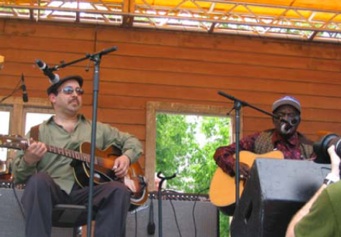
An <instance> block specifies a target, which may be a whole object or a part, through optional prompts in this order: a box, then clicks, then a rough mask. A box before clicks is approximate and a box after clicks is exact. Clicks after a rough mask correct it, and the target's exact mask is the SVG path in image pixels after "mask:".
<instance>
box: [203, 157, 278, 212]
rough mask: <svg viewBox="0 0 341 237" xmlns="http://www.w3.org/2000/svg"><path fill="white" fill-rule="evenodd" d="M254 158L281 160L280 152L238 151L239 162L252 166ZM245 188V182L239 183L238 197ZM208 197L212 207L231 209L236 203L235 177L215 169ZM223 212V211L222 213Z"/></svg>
mask: <svg viewBox="0 0 341 237" xmlns="http://www.w3.org/2000/svg"><path fill="white" fill-rule="evenodd" d="M256 158H277V159H283V158H284V156H283V153H282V152H281V151H271V152H268V153H264V154H255V153H252V152H250V151H240V152H239V161H240V162H243V163H245V164H247V165H248V166H250V167H251V166H252V164H253V162H254V161H255V159H256ZM244 186H245V180H242V179H240V181H239V197H240V195H241V194H242V192H243V190H244ZM209 197H210V200H211V202H212V204H213V205H215V206H216V207H218V208H220V209H221V210H229V209H231V208H232V206H233V205H234V203H235V201H236V182H235V177H231V176H230V175H228V174H227V173H225V172H224V171H223V170H222V169H221V168H219V167H218V168H217V170H216V171H215V173H214V174H213V177H212V180H211V184H210V190H209ZM223 212H225V211H223Z"/></svg>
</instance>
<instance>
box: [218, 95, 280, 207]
mask: <svg viewBox="0 0 341 237" xmlns="http://www.w3.org/2000/svg"><path fill="white" fill-rule="evenodd" d="M218 94H219V95H221V96H224V97H226V98H228V99H230V100H232V101H233V102H234V106H233V108H232V109H231V110H230V111H229V112H228V113H227V114H230V113H231V111H232V110H235V111H236V113H235V120H236V122H235V134H236V153H235V157H236V162H235V169H236V171H235V173H236V175H235V185H236V203H235V205H236V207H237V206H238V204H239V180H240V175H239V152H240V146H239V140H240V139H239V137H240V110H241V108H242V107H243V106H248V107H250V108H253V109H255V110H257V111H260V112H262V113H264V114H266V115H269V116H271V117H273V118H278V117H276V116H275V115H274V114H272V113H269V112H267V111H265V110H262V109H260V108H257V107H255V106H253V105H251V104H249V103H247V102H245V101H242V100H239V99H237V98H235V97H233V96H231V95H228V94H226V93H225V92H222V91H218Z"/></svg>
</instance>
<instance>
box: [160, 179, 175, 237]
mask: <svg viewBox="0 0 341 237" xmlns="http://www.w3.org/2000/svg"><path fill="white" fill-rule="evenodd" d="M175 176H176V174H173V175H172V176H168V177H165V176H162V175H161V172H158V173H157V177H158V178H159V179H160V180H161V181H160V183H159V187H158V195H157V196H158V218H159V237H162V198H161V189H162V184H163V182H164V181H165V180H167V179H173V178H175Z"/></svg>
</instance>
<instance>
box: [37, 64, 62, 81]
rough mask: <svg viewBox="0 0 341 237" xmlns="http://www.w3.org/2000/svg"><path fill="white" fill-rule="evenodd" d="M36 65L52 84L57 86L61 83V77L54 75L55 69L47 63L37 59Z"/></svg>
mask: <svg viewBox="0 0 341 237" xmlns="http://www.w3.org/2000/svg"><path fill="white" fill-rule="evenodd" d="M36 64H37V66H38V67H39V69H40V70H42V71H43V73H44V75H45V76H47V77H48V78H49V80H50V82H51V83H52V84H56V83H57V82H58V81H59V75H58V74H54V73H53V71H54V70H53V69H51V68H49V66H47V64H46V63H44V62H43V61H41V60H39V59H37V60H36Z"/></svg>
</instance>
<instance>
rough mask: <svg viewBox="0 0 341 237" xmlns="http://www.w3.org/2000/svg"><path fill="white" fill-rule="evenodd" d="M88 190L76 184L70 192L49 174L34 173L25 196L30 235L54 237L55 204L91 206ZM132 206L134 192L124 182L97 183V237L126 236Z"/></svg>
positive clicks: (26, 188) (95, 206) (26, 230)
mask: <svg viewBox="0 0 341 237" xmlns="http://www.w3.org/2000/svg"><path fill="white" fill-rule="evenodd" d="M88 192H89V188H88V187H85V188H80V187H79V186H77V185H75V186H74V188H73V190H72V191H71V193H70V195H68V194H66V193H65V192H64V191H62V190H61V189H60V187H59V186H58V185H57V184H56V183H55V182H54V181H53V180H52V178H51V177H50V176H48V175H47V174H45V173H37V174H35V175H33V176H32V177H31V178H30V179H29V180H28V182H27V183H26V187H25V190H24V193H23V196H22V199H21V201H22V203H23V208H24V211H25V217H26V229H25V233H26V237H50V236H51V229H52V210H53V207H54V206H55V205H56V204H61V203H62V204H78V205H86V206H87V204H88ZM129 206H130V192H129V190H128V189H127V188H126V186H125V185H124V184H123V183H121V182H117V181H113V182H107V183H104V184H100V185H96V186H94V189H93V210H94V212H95V213H96V216H95V221H96V224H95V237H124V236H125V228H126V218H127V213H128V209H129ZM85 222H86V218H85Z"/></svg>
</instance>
